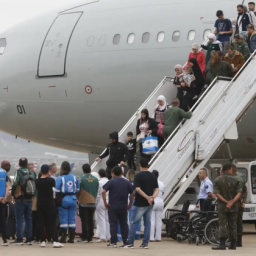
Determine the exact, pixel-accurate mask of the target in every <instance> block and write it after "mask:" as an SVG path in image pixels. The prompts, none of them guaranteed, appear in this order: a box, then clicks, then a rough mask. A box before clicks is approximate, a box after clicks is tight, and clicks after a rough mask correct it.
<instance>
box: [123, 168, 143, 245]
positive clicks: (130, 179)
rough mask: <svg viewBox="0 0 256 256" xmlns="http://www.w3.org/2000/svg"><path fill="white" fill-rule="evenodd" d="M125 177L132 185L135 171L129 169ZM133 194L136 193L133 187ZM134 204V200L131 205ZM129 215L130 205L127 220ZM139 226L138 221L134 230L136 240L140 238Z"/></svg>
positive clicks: (130, 211) (130, 214) (130, 213)
mask: <svg viewBox="0 0 256 256" xmlns="http://www.w3.org/2000/svg"><path fill="white" fill-rule="evenodd" d="M126 178H127V179H128V180H129V181H130V182H131V183H132V185H133V186H134V178H135V171H134V170H129V171H128V172H127V174H126ZM134 194H136V190H135V189H134ZM133 204H134V201H133V203H132V205H133ZM131 216H132V207H131V208H130V210H129V222H130V220H131ZM140 227H141V222H139V223H138V226H137V230H136V236H135V239H136V240H140Z"/></svg>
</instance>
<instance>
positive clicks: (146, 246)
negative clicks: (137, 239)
mask: <svg viewBox="0 0 256 256" xmlns="http://www.w3.org/2000/svg"><path fill="white" fill-rule="evenodd" d="M140 248H141V249H148V245H145V244H142V245H141V246H140Z"/></svg>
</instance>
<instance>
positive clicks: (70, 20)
mask: <svg viewBox="0 0 256 256" xmlns="http://www.w3.org/2000/svg"><path fill="white" fill-rule="evenodd" d="M82 14H83V13H82V12H75V13H63V14H60V15H59V16H58V17H57V18H56V19H55V21H54V22H53V24H52V26H51V27H50V29H49V31H48V33H47V35H46V37H45V40H44V42H43V45H42V48H41V52H40V55H39V61H38V70H37V75H38V77H39V78H42V77H53V76H54V77H55V76H56V77H57V76H64V75H65V73H66V58H67V53H68V47H69V43H70V40H71V37H72V34H73V31H74V30H75V27H76V25H77V23H78V21H79V19H80V17H81V16H82Z"/></svg>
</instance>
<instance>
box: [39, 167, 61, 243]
mask: <svg viewBox="0 0 256 256" xmlns="http://www.w3.org/2000/svg"><path fill="white" fill-rule="evenodd" d="M49 170H50V168H49V166H48V165H46V164H45V165H42V167H41V178H39V179H37V180H36V189H37V222H38V223H37V233H38V234H37V235H39V237H40V240H41V247H45V246H46V239H45V228H46V230H47V231H48V236H50V237H51V238H53V247H54V248H60V247H63V245H62V244H61V243H58V236H57V232H56V225H55V222H56V206H55V202H54V198H53V189H54V187H55V180H54V179H53V178H51V177H49Z"/></svg>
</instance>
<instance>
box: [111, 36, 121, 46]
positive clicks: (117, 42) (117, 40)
mask: <svg viewBox="0 0 256 256" xmlns="http://www.w3.org/2000/svg"><path fill="white" fill-rule="evenodd" d="M120 39H121V36H120V35H119V34H117V35H115V36H114V39H113V44H119V43H120Z"/></svg>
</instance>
